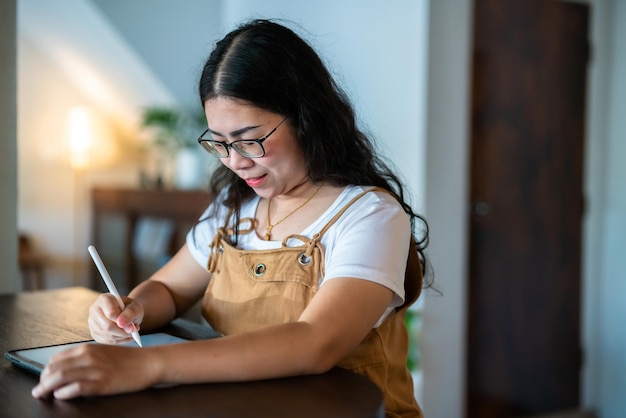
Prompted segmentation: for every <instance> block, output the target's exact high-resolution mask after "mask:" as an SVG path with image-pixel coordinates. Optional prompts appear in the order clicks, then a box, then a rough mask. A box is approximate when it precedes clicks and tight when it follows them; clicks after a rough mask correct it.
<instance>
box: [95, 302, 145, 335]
mask: <svg viewBox="0 0 626 418" xmlns="http://www.w3.org/2000/svg"><path fill="white" fill-rule="evenodd" d="M123 300H124V303H125V304H126V306H125V307H124V310H122V309H120V307H119V303H118V301H117V299H116V298H115V297H114V296H113V295H111V294H107V293H105V294H102V295H100V296H99V297H98V298H97V299H96V301H95V302H94V303H93V304H92V305H91V307H90V308H89V318H88V320H87V324H88V325H89V331H90V333H91V336H92V337H93V338H94V339H95V340H96V341H97V342H99V343H102V344H119V343H121V342H127V341H130V340H131V336H130V333H131V332H133V331H136V330H139V323H140V322H141V321H142V319H143V307H142V306H141V304H139V303H137V302H135V301H134V300H133V299H129V298H123Z"/></svg>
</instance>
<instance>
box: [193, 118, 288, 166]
mask: <svg viewBox="0 0 626 418" xmlns="http://www.w3.org/2000/svg"><path fill="white" fill-rule="evenodd" d="M286 120H287V118H285V119H283V120H281V121H280V123H279V124H278V125H276V127H275V128H274V129H272V130H271V131H270V133H268V134H267V135H265V136H262V137H261V138H258V139H238V140H236V141H233V142H231V143H228V142H225V141H216V140H214V139H205V138H202V137H203V136H204V135H206V133H207V132H209V130H210V129H209V128H207V130H206V131H204V132H202V135H200V136H199V137H198V144H200V146H202V148H203V149H204V150H206V152H208V153H209V154H211V155H212V156H214V157H217V158H228V157H229V156H230V149H231V148H232V149H234V150H235V151H236V152H237V153H238V154H239V155H241V156H242V157H245V158H261V157H263V156H265V147H264V146H263V142H265V141H266V140H267V139H268V138H269V137H270V136H271V135H272V134H273V133H274V132H276V130H277V129H278V128H279V127H280V125H282V124H283V122H285V121H286ZM203 142H209V143H211V144H220V145H221V146H223V147H224V149H226V155H222V154H217V153H214V152H212V151H211V150H209V149H208V148H207V147H205V146H204V145H202V143H203ZM241 142H256V143H257V144H259V146H260V147H261V155H249V154H247V153H246V152H244V151H242V150H240V149H239V148H237V145H236V144H237V143H241ZM214 149H215V148H214Z"/></svg>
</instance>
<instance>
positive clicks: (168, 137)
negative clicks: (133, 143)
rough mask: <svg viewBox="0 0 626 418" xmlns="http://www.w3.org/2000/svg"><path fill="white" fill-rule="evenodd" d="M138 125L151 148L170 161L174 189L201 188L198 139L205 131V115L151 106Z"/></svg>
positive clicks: (201, 167)
mask: <svg viewBox="0 0 626 418" xmlns="http://www.w3.org/2000/svg"><path fill="white" fill-rule="evenodd" d="M141 123H142V127H143V128H144V129H146V130H147V131H148V133H149V135H150V136H151V138H152V140H153V142H154V145H155V146H156V147H157V148H159V150H161V151H162V152H164V153H165V154H166V155H169V157H170V159H171V160H172V161H173V171H174V185H175V187H177V188H183V189H193V188H198V187H200V186H201V185H202V184H203V183H204V180H205V178H203V177H205V176H203V170H202V169H203V164H202V159H201V154H200V151H199V146H198V143H197V138H198V136H199V135H200V134H201V133H202V132H203V131H204V130H205V129H206V119H205V116H204V113H202V112H196V113H187V112H184V111H183V110H182V109H179V108H175V107H167V106H151V107H147V108H145V109H144V111H143V115H142V121H141ZM160 175H161V174H160Z"/></svg>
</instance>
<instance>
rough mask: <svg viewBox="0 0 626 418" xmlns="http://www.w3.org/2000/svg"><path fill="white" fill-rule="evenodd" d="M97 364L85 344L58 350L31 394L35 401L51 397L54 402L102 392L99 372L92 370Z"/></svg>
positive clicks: (98, 370) (100, 373) (95, 369)
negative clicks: (54, 399)
mask: <svg viewBox="0 0 626 418" xmlns="http://www.w3.org/2000/svg"><path fill="white" fill-rule="evenodd" d="M97 361H98V360H97V359H96V358H95V357H94V356H93V355H92V354H91V353H90V347H88V345H86V346H83V347H79V348H77V349H70V350H65V351H62V352H61V353H59V354H57V355H55V356H53V357H52V358H51V359H50V363H49V364H48V366H46V368H45V369H44V370H43V372H42V373H41V376H40V381H39V384H38V385H37V386H35V387H34V388H33V390H32V392H31V393H32V395H33V396H34V397H35V398H46V397H49V396H50V395H52V396H54V397H55V398H57V399H69V398H74V397H77V396H89V395H97V394H100V393H104V391H103V385H102V377H103V375H102V372H101V371H100V369H98V368H97V367H94V366H96V365H97ZM98 383H100V384H98Z"/></svg>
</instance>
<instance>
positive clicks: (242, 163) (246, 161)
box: [223, 149, 254, 170]
mask: <svg viewBox="0 0 626 418" xmlns="http://www.w3.org/2000/svg"><path fill="white" fill-rule="evenodd" d="M223 160H226V161H225V162H226V165H227V166H229V167H230V168H232V169H233V170H240V169H242V168H249V167H251V166H252V165H253V164H254V161H252V158H248V157H244V156H243V155H241V154H239V153H238V152H237V151H235V150H233V149H231V150H230V152H229V153H228V157H226V158H224V159H223Z"/></svg>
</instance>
